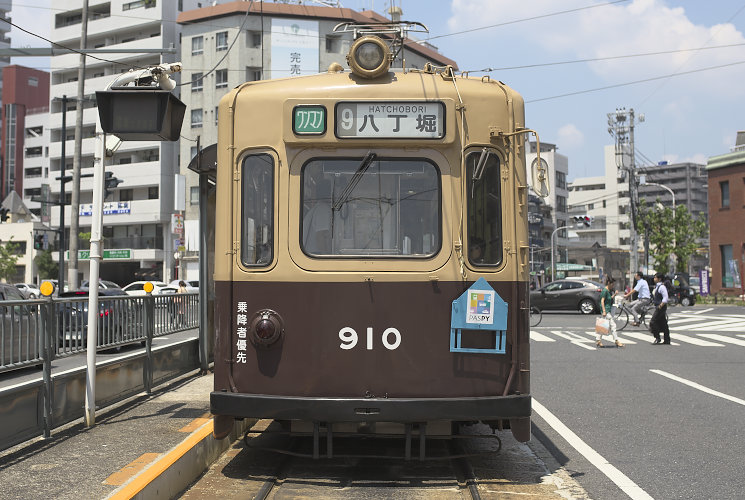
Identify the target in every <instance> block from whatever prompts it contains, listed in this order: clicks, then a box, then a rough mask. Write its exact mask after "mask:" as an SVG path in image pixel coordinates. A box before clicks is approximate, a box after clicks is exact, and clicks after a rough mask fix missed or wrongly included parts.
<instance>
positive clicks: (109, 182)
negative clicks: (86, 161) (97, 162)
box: [103, 172, 124, 200]
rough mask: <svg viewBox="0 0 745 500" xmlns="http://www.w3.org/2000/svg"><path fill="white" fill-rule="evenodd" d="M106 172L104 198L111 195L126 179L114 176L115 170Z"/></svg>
mask: <svg viewBox="0 0 745 500" xmlns="http://www.w3.org/2000/svg"><path fill="white" fill-rule="evenodd" d="M104 174H105V176H104V181H103V199H104V200H105V199H106V198H108V197H109V196H111V194H112V193H113V192H114V191H112V190H113V189H114V188H116V187H117V186H118V185H119V184H121V183H122V182H124V181H122V180H121V179H117V178H116V177H114V173H113V172H104Z"/></svg>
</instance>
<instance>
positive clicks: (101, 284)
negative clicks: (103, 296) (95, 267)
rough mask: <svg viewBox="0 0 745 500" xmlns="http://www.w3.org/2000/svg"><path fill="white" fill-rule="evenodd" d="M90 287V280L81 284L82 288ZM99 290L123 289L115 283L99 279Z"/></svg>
mask: <svg viewBox="0 0 745 500" xmlns="http://www.w3.org/2000/svg"><path fill="white" fill-rule="evenodd" d="M89 285H90V284H89V283H88V280H84V281H83V282H82V283H81V284H80V288H89ZM98 288H121V287H120V286H119V285H117V284H116V283H114V282H113V281H107V280H102V279H99V280H98Z"/></svg>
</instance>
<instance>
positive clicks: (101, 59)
mask: <svg viewBox="0 0 745 500" xmlns="http://www.w3.org/2000/svg"><path fill="white" fill-rule="evenodd" d="M0 21H3V22H5V23H8V24H10V25H11V26H13V27H14V28H18V29H19V30H21V31H23V32H24V33H28V34H29V35H32V36H35V37H36V38H41V39H42V40H44V41H45V42H49V43H51V44H52V45H54V46H56V47H59V48H61V49H65V50H69V51H70V52H75V53H76V54H80V55H82V56H86V57H90V58H91V59H96V60H98V61H103V62H107V63H111V64H119V65H121V66H126V67H132V66H134V67H135V68H137V69H146V68H143V67H141V66H137V65H132V64H126V63H122V62H119V61H111V60H109V59H103V58H101V57H97V56H92V55H90V54H85V53H83V52H80V51H79V50H76V49H73V48H70V47H66V46H64V45H62V44H59V43H57V42H53V41H51V40H49V39H47V38H44V37H43V36H41V35H37V34H36V33H34V32H32V31H29V30H27V29H25V28H21V27H20V26H18V25H17V24H14V23H12V22H10V21H9V20H7V19H4V18H0Z"/></svg>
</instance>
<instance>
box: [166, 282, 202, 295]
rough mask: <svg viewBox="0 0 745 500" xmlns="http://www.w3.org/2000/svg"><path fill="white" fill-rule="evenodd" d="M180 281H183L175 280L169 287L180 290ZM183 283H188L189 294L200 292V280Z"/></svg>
mask: <svg viewBox="0 0 745 500" xmlns="http://www.w3.org/2000/svg"><path fill="white" fill-rule="evenodd" d="M180 281H182V280H173V281H171V282H170V283H168V286H170V287H171V288H175V289H176V290H178V284H179V282H180ZM183 281H184V283H186V291H187V292H198V291H199V280H183Z"/></svg>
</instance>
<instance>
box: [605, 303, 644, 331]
mask: <svg viewBox="0 0 745 500" xmlns="http://www.w3.org/2000/svg"><path fill="white" fill-rule="evenodd" d="M619 304H620V305H619ZM629 304H630V302H629V301H627V300H622V301H620V302H618V303H617V304H614V306H613V308H614V309H615V311H612V312H611V315H612V316H613V321H615V322H616V330H623V329H624V328H626V325H628V324H629V315H631V317H633V316H634V313H633V312H631V308H630V307H629ZM654 307H655V306H654V304H653V303H652V302H650V303H649V304H647V305H646V306H645V307H644V308H642V310H641V311H639V324H640V325H644V326H647V317H650V318H651V317H652V314H653V313H654Z"/></svg>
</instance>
